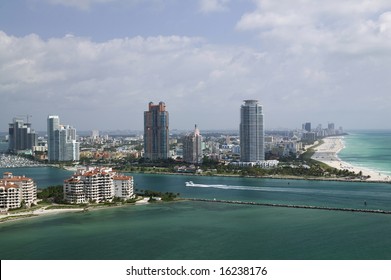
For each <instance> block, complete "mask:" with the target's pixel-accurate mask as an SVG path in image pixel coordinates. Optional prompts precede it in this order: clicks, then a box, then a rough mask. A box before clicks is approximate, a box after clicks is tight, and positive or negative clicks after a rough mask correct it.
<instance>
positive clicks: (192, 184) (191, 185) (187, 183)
mask: <svg viewBox="0 0 391 280" xmlns="http://www.w3.org/2000/svg"><path fill="white" fill-rule="evenodd" d="M185 186H186V187H193V186H194V183H193V181H189V182H186V183H185Z"/></svg>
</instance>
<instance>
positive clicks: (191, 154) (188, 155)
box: [183, 125, 202, 164]
mask: <svg viewBox="0 0 391 280" xmlns="http://www.w3.org/2000/svg"><path fill="white" fill-rule="evenodd" d="M201 142H202V136H201V134H200V131H199V129H198V128H197V125H195V128H194V132H193V133H190V134H189V135H186V136H185V138H184V140H183V161H185V162H188V163H194V164H200V163H201V161H202V150H201Z"/></svg>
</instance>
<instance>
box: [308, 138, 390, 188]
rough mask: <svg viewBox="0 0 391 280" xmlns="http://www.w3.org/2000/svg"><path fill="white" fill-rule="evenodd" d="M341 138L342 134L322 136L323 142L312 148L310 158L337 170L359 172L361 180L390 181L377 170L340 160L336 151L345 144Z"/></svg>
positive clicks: (339, 150) (388, 177) (341, 148)
mask: <svg viewBox="0 0 391 280" xmlns="http://www.w3.org/2000/svg"><path fill="white" fill-rule="evenodd" d="M343 138H344V137H343V136H333V137H326V138H323V141H324V143H323V144H322V145H320V146H318V147H316V148H314V150H315V153H314V154H313V155H312V157H311V159H313V160H316V161H320V162H323V163H324V164H327V165H328V166H330V167H333V168H336V169H339V170H349V171H352V172H355V173H357V174H359V173H360V172H361V173H362V176H363V179H362V180H360V181H363V182H376V183H390V182H391V177H390V176H389V175H385V174H381V173H380V172H378V171H375V170H370V169H368V168H362V167H358V166H354V165H352V164H351V163H349V162H346V161H342V160H341V159H340V158H339V157H338V153H339V152H341V151H342V150H343V149H344V148H345V145H344V143H343ZM368 176H369V177H368ZM365 177H368V178H365Z"/></svg>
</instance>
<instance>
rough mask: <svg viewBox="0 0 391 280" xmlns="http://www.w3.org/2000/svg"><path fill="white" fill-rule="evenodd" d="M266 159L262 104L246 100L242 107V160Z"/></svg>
mask: <svg viewBox="0 0 391 280" xmlns="http://www.w3.org/2000/svg"><path fill="white" fill-rule="evenodd" d="M260 160H265V152H264V130H263V114H262V106H261V105H259V104H258V100H244V104H243V105H242V106H241V109H240V161H242V162H256V161H260Z"/></svg>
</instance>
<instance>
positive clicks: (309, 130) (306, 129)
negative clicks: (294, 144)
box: [304, 122, 311, 132]
mask: <svg viewBox="0 0 391 280" xmlns="http://www.w3.org/2000/svg"><path fill="white" fill-rule="evenodd" d="M304 130H305V131H307V132H311V123H310V122H306V123H305V124H304Z"/></svg>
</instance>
